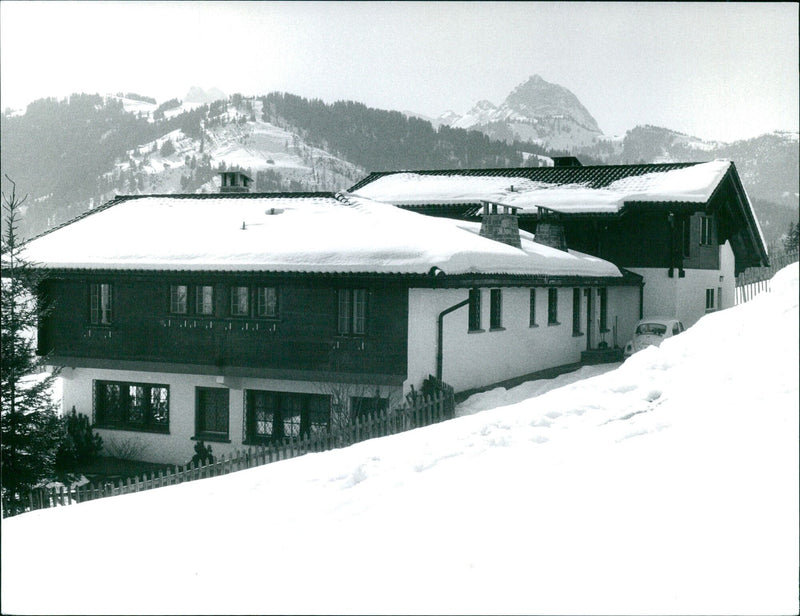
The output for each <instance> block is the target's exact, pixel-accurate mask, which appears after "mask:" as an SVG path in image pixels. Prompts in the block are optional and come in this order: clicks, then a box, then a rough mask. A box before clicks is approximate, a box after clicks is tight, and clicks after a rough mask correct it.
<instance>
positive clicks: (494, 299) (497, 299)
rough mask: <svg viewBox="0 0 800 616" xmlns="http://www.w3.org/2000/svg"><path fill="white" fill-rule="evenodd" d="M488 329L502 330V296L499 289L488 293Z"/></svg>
mask: <svg viewBox="0 0 800 616" xmlns="http://www.w3.org/2000/svg"><path fill="white" fill-rule="evenodd" d="M489 327H490V328H491V329H503V294H502V290H501V289H492V290H491V291H490V292H489Z"/></svg>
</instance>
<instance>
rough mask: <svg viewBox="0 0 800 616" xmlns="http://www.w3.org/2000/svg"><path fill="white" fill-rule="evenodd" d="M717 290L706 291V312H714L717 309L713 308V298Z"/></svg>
mask: <svg viewBox="0 0 800 616" xmlns="http://www.w3.org/2000/svg"><path fill="white" fill-rule="evenodd" d="M716 294H717V290H716V289H714V288H713V287H712V288H710V289H706V312H714V311H715V310H716V309H717V308H716V306H715V297H716Z"/></svg>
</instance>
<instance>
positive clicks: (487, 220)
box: [480, 201, 522, 248]
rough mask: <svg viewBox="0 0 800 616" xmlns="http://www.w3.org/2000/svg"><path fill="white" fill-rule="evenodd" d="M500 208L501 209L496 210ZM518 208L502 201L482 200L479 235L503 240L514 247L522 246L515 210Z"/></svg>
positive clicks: (499, 240)
mask: <svg viewBox="0 0 800 616" xmlns="http://www.w3.org/2000/svg"><path fill="white" fill-rule="evenodd" d="M499 209H502V211H498V210H499ZM518 209H519V208H517V207H513V206H510V205H503V204H502V203H492V202H491V201H484V202H483V216H482V217H481V233H480V234H481V236H483V237H486V238H489V239H490V240H495V241H496V242H503V244H508V245H509V246H513V247H514V248H522V243H521V242H520V239H519V222H518V218H517V210H518Z"/></svg>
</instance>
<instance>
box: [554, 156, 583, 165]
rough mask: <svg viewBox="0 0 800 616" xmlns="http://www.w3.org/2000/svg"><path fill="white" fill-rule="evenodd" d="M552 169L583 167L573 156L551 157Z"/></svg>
mask: <svg viewBox="0 0 800 616" xmlns="http://www.w3.org/2000/svg"><path fill="white" fill-rule="evenodd" d="M550 158H552V159H553V166H554V167H583V165H582V164H581V161H579V160H578V159H577V158H575V157H574V156H551V157H550Z"/></svg>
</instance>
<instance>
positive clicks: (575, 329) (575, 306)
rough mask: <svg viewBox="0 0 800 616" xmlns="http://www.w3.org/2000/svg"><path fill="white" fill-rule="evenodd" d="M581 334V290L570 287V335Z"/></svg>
mask: <svg viewBox="0 0 800 616" xmlns="http://www.w3.org/2000/svg"><path fill="white" fill-rule="evenodd" d="M580 334H581V290H580V289H572V335H573V336H580Z"/></svg>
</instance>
